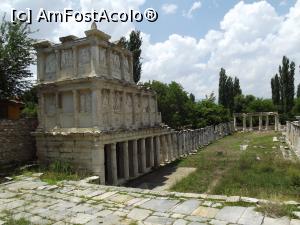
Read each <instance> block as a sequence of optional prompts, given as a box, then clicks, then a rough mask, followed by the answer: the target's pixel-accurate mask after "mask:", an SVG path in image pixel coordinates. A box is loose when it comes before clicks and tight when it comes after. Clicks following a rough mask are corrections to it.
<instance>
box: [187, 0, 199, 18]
mask: <svg viewBox="0 0 300 225" xmlns="http://www.w3.org/2000/svg"><path fill="white" fill-rule="evenodd" d="M201 6H202V3H201V2H200V1H197V2H194V3H193V5H192V6H191V8H190V9H189V10H188V11H187V12H183V15H184V16H185V17H187V18H192V17H193V13H194V12H195V11H196V10H197V9H200V8H201Z"/></svg>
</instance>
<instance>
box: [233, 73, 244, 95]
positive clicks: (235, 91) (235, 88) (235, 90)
mask: <svg viewBox="0 0 300 225" xmlns="http://www.w3.org/2000/svg"><path fill="white" fill-rule="evenodd" d="M241 94H242V89H241V87H240V80H239V78H237V77H234V83H233V96H234V97H235V96H237V95H241Z"/></svg>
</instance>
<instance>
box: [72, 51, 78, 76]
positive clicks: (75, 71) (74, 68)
mask: <svg viewBox="0 0 300 225" xmlns="http://www.w3.org/2000/svg"><path fill="white" fill-rule="evenodd" d="M72 52H73V76H74V77H77V76H78V57H77V46H73V47H72Z"/></svg>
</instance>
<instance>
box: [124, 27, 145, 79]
mask: <svg viewBox="0 0 300 225" xmlns="http://www.w3.org/2000/svg"><path fill="white" fill-rule="evenodd" d="M142 43H143V40H142V37H141V32H140V31H135V30H133V31H131V33H130V35H129V41H127V44H126V47H127V49H128V50H130V51H131V52H132V57H133V80H134V82H135V83H138V82H139V80H140V79H141V73H142V62H141V53H142V50H141V46H142Z"/></svg>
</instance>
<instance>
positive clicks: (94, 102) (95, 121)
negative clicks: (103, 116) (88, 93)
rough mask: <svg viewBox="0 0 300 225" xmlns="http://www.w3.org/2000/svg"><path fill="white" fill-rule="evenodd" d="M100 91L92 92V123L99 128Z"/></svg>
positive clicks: (94, 90)
mask: <svg viewBox="0 0 300 225" xmlns="http://www.w3.org/2000/svg"><path fill="white" fill-rule="evenodd" d="M99 93H100V91H99V90H96V89H93V90H92V103H91V105H92V121H93V126H94V127H95V128H97V127H98V126H99V116H98V107H99V105H100V104H101V103H100V96H99V95H100V94H99Z"/></svg>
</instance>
